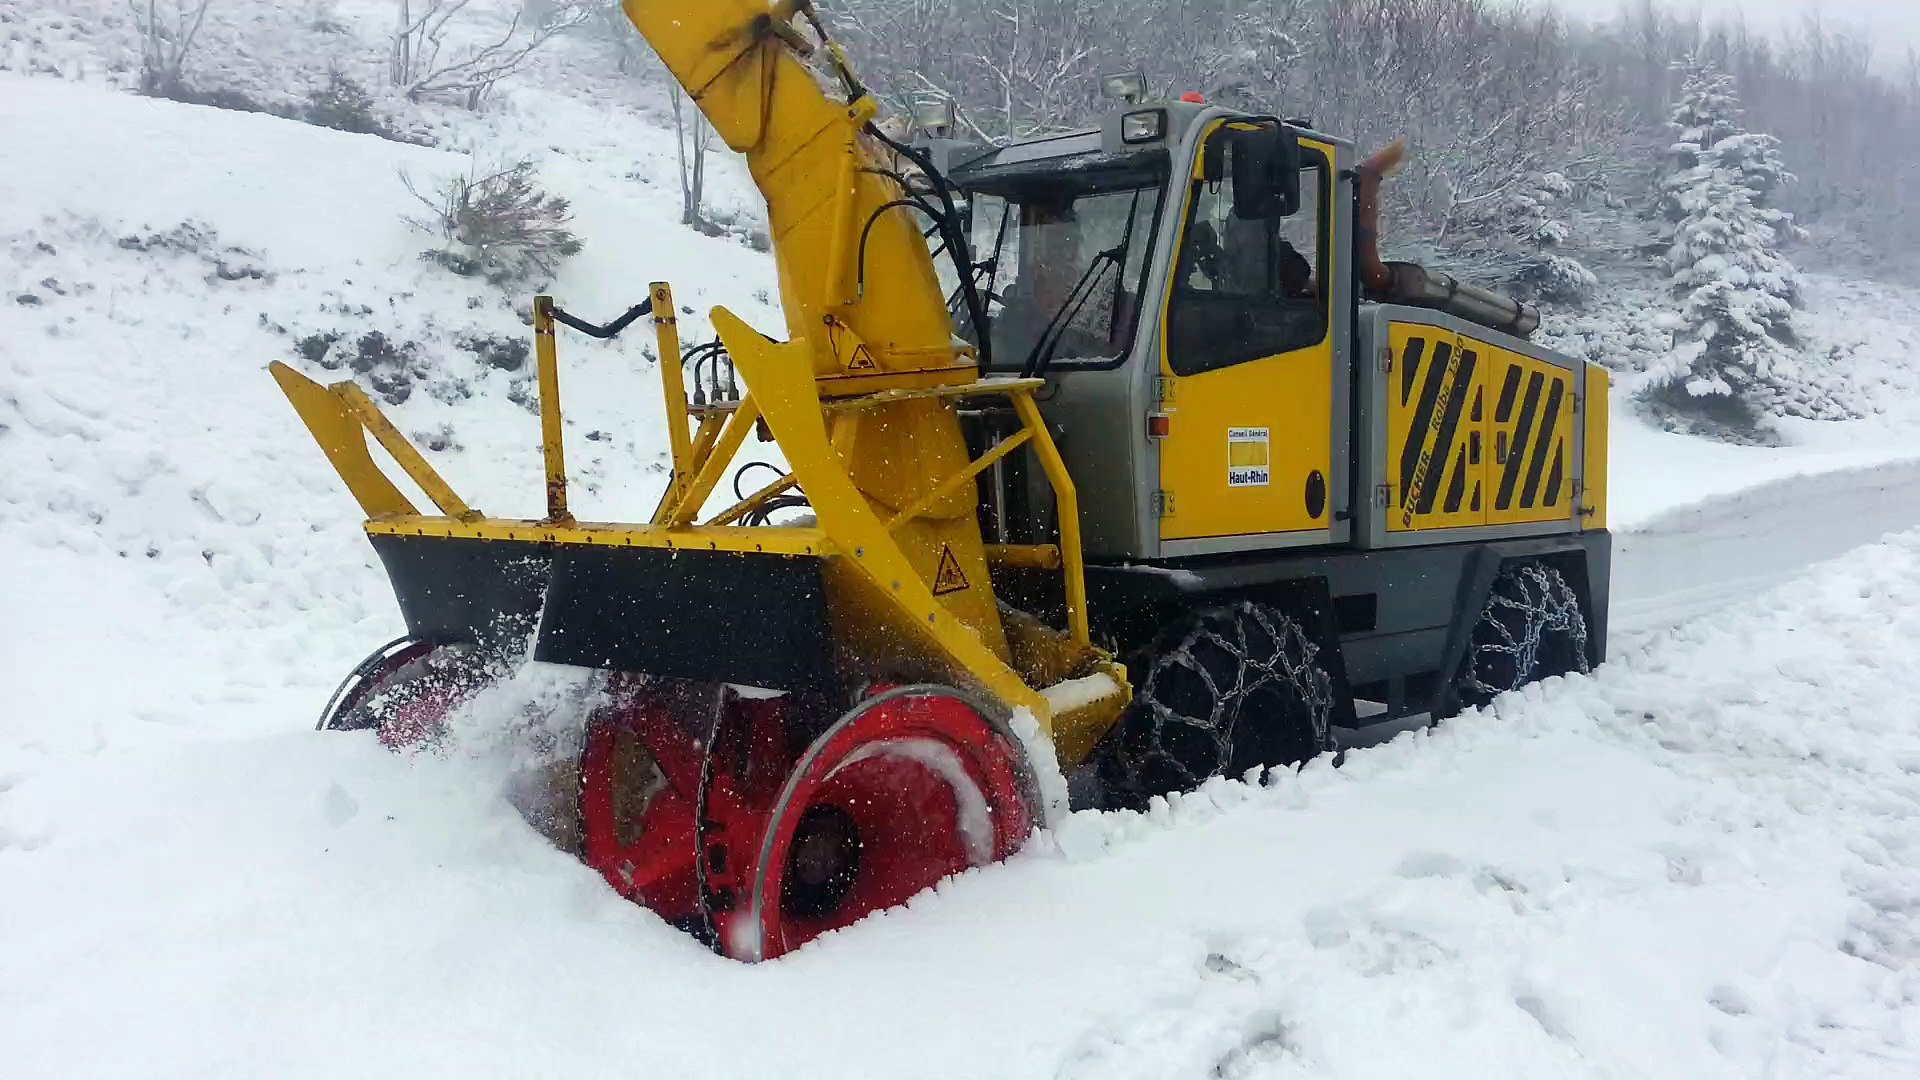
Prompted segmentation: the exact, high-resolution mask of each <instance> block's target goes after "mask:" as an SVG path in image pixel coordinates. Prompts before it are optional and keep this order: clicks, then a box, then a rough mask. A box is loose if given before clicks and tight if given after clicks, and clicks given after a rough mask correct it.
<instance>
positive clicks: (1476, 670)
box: [1454, 562, 1591, 710]
mask: <svg viewBox="0 0 1920 1080" xmlns="http://www.w3.org/2000/svg"><path fill="white" fill-rule="evenodd" d="M1590 669H1591V668H1590V665H1589V664H1588V662H1587V618H1586V614H1585V612H1584V611H1582V609H1581V607H1580V597H1579V596H1578V594H1576V593H1575V592H1574V591H1573V587H1572V586H1571V585H1568V584H1567V579H1566V578H1565V577H1562V576H1561V574H1560V571H1558V570H1555V569H1554V568H1553V567H1551V566H1548V565H1546V564H1545V563H1538V562H1517V563H1508V564H1507V565H1505V566H1503V567H1501V568H1500V573H1499V574H1498V575H1497V576H1496V577H1495V578H1494V579H1493V586H1492V588H1490V589H1489V590H1488V591H1487V603H1486V606H1485V607H1483V608H1482V609H1481V611H1480V621H1479V622H1476V623H1475V624H1474V626H1473V635H1472V638H1471V639H1470V640H1469V642H1468V644H1467V653H1466V655H1465V656H1464V657H1462V658H1461V661H1460V672H1459V674H1458V675H1457V676H1456V677H1455V679H1454V693H1455V695H1456V696H1457V698H1458V704H1459V707H1460V708H1461V709H1462V710H1465V709H1473V708H1482V707H1484V706H1486V705H1488V704H1490V703H1491V702H1492V701H1493V699H1494V698H1496V697H1499V696H1500V695H1501V694H1504V693H1507V692H1509V691H1513V690H1518V689H1520V688H1521V687H1523V686H1525V685H1527V684H1528V683H1533V682H1539V681H1540V680H1541V679H1545V678H1549V677H1551V676H1554V675H1568V674H1573V673H1576V672H1577V673H1580V674H1585V673H1586V672H1587V671H1589V670H1590Z"/></svg>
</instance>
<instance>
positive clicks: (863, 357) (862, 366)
mask: <svg viewBox="0 0 1920 1080" xmlns="http://www.w3.org/2000/svg"><path fill="white" fill-rule="evenodd" d="M879 366H880V365H879V364H876V363H874V362H873V354H872V353H870V352H868V351H867V347H866V346H865V345H859V346H856V347H855V348H854V350H853V359H851V360H849V361H847V370H848V371H872V370H873V369H875V368H877V367H879ZM965 587H966V586H964V585H963V586H961V588H965Z"/></svg>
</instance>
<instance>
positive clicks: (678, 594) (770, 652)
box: [534, 546, 834, 690]
mask: <svg viewBox="0 0 1920 1080" xmlns="http://www.w3.org/2000/svg"><path fill="white" fill-rule="evenodd" d="M553 558H554V561H553V568H554V572H553V587H552V588H551V589H550V590H549V591H548V594H547V606H546V614H545V617H544V618H543V619H541V622H540V639H539V644H538V645H537V647H536V648H535V650H534V659H536V660H544V661H547V662H549V663H555V664H573V665H576V666H579V667H596V668H607V669H610V670H614V671H639V672H646V673H648V674H652V675H664V676H668V677H671V678H681V679H702V680H709V679H711V680H721V681H726V682H737V683H746V684H749V685H752V686H765V687H772V688H775V689H780V690H825V689H828V688H830V687H831V686H832V684H833V681H834V665H833V653H832V635H831V634H829V633H828V628H827V604H826V592H825V590H824V588H823V587H822V585H821V580H820V562H819V560H817V559H813V558H807V557H800V556H787V555H766V554H760V553H751V554H750V553H745V552H718V551H672V550H667V549H662V548H614V547H573V546H568V547H562V548H558V549H556V550H555V552H554V557H553Z"/></svg>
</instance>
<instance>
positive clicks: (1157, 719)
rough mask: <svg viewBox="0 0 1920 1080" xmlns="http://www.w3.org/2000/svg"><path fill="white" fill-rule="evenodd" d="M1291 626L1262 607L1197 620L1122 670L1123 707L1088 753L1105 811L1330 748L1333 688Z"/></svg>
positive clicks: (1310, 646)
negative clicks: (1136, 675)
mask: <svg viewBox="0 0 1920 1080" xmlns="http://www.w3.org/2000/svg"><path fill="white" fill-rule="evenodd" d="M1319 651H1320V650H1319V646H1318V645H1316V644H1315V643H1314V642H1313V641H1312V640H1311V639H1310V638H1309V637H1308V636H1307V633H1306V630H1305V629H1304V628H1303V627H1302V626H1301V625H1300V623H1299V622H1298V621H1297V620H1295V619H1293V618H1291V617H1289V616H1287V615H1284V614H1282V613H1281V612H1279V611H1278V610H1276V609H1274V608H1271V607H1268V606H1266V605H1264V604H1257V603H1251V602H1243V603H1239V604H1235V605H1233V606H1231V607H1224V608H1215V609H1211V610H1206V611H1201V612H1197V613H1195V614H1193V615H1190V616H1188V617H1187V618H1186V619H1184V620H1182V621H1181V622H1179V623H1176V624H1174V626H1173V627H1172V628H1171V629H1169V630H1168V631H1167V632H1165V633H1163V634H1162V635H1161V637H1160V638H1159V640H1158V641H1156V642H1155V643H1154V645H1153V646H1151V647H1150V648H1149V649H1147V650H1146V651H1145V654H1144V655H1143V656H1141V657H1139V658H1137V659H1136V660H1135V661H1134V662H1133V663H1131V664H1129V667H1130V668H1132V669H1133V670H1136V671H1144V672H1145V673H1146V677H1145V679H1144V680H1143V681H1142V682H1141V684H1140V687H1139V690H1138V692H1137V693H1136V695H1135V697H1134V701H1133V704H1132V705H1131V706H1129V707H1128V709H1127V711H1126V713H1124V714H1123V715H1122V716H1121V718H1120V722H1119V723H1118V724H1117V725H1116V726H1115V728H1114V730H1113V731H1112V732H1110V733H1109V734H1108V735H1107V738H1106V740H1105V741H1104V742H1103V743H1102V744H1101V747H1100V750H1099V752H1098V769H1099V775H1100V778H1101V781H1102V784H1103V786H1104V787H1105V789H1106V793H1107V796H1108V802H1109V805H1113V806H1118V807H1129V808H1135V809H1138V808H1140V807H1143V806H1145V805H1146V803H1147V801H1148V800H1149V799H1151V798H1152V797H1153V796H1155V795H1162V794H1166V793H1168V792H1172V791H1183V790H1187V789H1190V788H1194V787H1197V786H1199V784H1200V783H1201V782H1202V781H1204V780H1206V779H1207V778H1208V777H1210V776H1221V775H1226V776H1240V775H1242V774H1244V773H1245V772H1247V771H1248V770H1249V769H1254V768H1259V767H1262V766H1278V765H1296V764H1299V763H1300V762H1303V761H1306V760H1308V759H1309V758H1312V757H1314V756H1316V755H1318V754H1320V753H1322V752H1324V751H1326V750H1330V749H1332V746H1333V738H1332V732H1331V725H1332V719H1333V680H1332V678H1331V677H1330V676H1329V675H1328V674H1327V671H1326V669H1325V667H1324V666H1323V665H1322V664H1321V663H1320V661H1319V659H1318V654H1319Z"/></svg>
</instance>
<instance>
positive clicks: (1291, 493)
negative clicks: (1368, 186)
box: [1155, 126, 1334, 544]
mask: <svg viewBox="0 0 1920 1080" xmlns="http://www.w3.org/2000/svg"><path fill="white" fill-rule="evenodd" d="M1224 136H1225V129H1224V126H1223V127H1221V128H1218V129H1216V130H1215V131H1214V132H1213V133H1212V134H1211V135H1210V136H1209V139H1210V140H1214V139H1218V140H1221V144H1220V145H1219V146H1218V148H1217V151H1216V152H1217V153H1218V154H1219V155H1220V158H1221V159H1225V158H1227V157H1229V156H1230V155H1231V153H1232V147H1231V143H1230V142H1229V141H1228V140H1226V139H1225V138H1224ZM1300 150H1301V166H1302V174H1301V178H1300V205H1299V208H1298V210H1297V211H1296V212H1295V213H1293V214H1290V215H1287V216H1284V217H1281V216H1277V215H1275V216H1270V217H1265V218H1246V217H1236V216H1235V214H1234V200H1233V181H1232V175H1233V171H1232V169H1231V167H1219V168H1210V167H1209V166H1208V165H1207V164H1205V163H1207V162H1208V161H1209V156H1208V154H1207V153H1203V154H1200V155H1197V156H1196V161H1195V165H1194V170H1193V174H1192V176H1191V178H1190V181H1189V184H1188V190H1187V193H1186V199H1185V205H1184V208H1183V211H1182V212H1183V215H1184V216H1183V219H1182V225H1181V229H1180V233H1179V236H1180V242H1179V246H1178V248H1177V249H1176V250H1175V252H1174V253H1173V262H1172V266H1173V272H1172V275H1171V280H1170V281H1169V282H1168V287H1167V295H1166V303H1165V307H1164V309H1163V311H1162V314H1161V328H1160V335H1159V336H1160V376H1161V379H1160V383H1159V399H1160V410H1161V411H1162V412H1164V413H1166V414H1167V425H1166V434H1165V435H1164V436H1163V437H1162V438H1161V439H1160V440H1159V485H1160V490H1159V491H1158V492H1157V493H1156V495H1155V504H1156V509H1157V513H1158V516H1159V526H1160V539H1161V541H1163V542H1166V541H1204V540H1209V539H1221V540H1226V539H1233V538H1245V537H1262V538H1263V539H1271V540H1272V541H1274V542H1275V543H1277V544H1284V543H1286V542H1288V538H1287V537H1286V536H1285V535H1284V534H1289V533H1292V534H1302V535H1303V536H1311V535H1313V534H1316V533H1319V532H1322V531H1324V530H1326V529H1327V528H1328V527H1329V524H1330V510H1329V507H1330V504H1331V498H1330V492H1329V485H1330V483H1331V480H1332V477H1333V475H1334V473H1333V470H1332V468H1331V465H1332V460H1331V457H1332V441H1333V407H1332V402H1333V378H1334V373H1333V344H1332V333H1331V326H1332V317H1333V313H1332V305H1331V300H1330V295H1329V294H1330V292H1331V290H1329V289H1328V288H1327V287H1326V282H1327V280H1328V277H1329V274H1328V263H1329V255H1330V251H1331V245H1330V243H1329V232H1330V219H1331V214H1330V202H1331V199H1330V186H1329V185H1330V184H1331V181H1332V173H1333V170H1332V165H1331V163H1332V160H1333V147H1332V146H1330V145H1327V144H1324V143H1318V142H1314V141H1312V140H1307V139H1302V140H1301V141H1300ZM1228 164H1229V165H1230V162H1229V163H1228ZM1208 172H1213V173H1214V174H1215V175H1216V176H1217V177H1218V178H1217V179H1208V178H1207V173H1208ZM1276 534H1279V535H1276Z"/></svg>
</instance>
